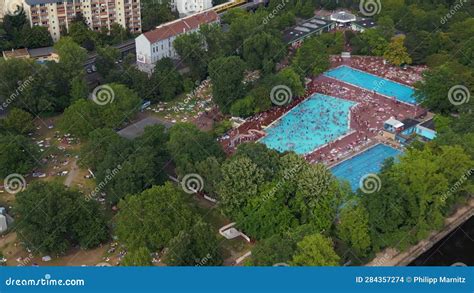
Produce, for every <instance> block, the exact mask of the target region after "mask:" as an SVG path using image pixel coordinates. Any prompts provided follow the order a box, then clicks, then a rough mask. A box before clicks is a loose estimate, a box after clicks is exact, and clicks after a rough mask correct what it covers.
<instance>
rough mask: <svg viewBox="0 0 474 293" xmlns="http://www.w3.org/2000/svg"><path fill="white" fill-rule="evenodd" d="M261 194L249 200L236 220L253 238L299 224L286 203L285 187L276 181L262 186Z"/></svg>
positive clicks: (265, 235)
mask: <svg viewBox="0 0 474 293" xmlns="http://www.w3.org/2000/svg"><path fill="white" fill-rule="evenodd" d="M261 189H262V191H261V192H260V196H257V197H253V198H251V199H249V200H248V201H247V204H246V206H245V207H244V208H243V209H242V210H241V212H239V214H238V216H237V217H236V221H237V223H238V224H239V227H241V228H242V230H243V231H245V233H246V234H247V235H249V236H251V237H252V238H256V239H265V238H268V237H270V236H272V235H275V234H278V233H283V232H285V231H288V230H289V229H291V228H293V227H295V226H297V225H298V220H297V219H296V218H295V217H294V215H293V214H292V212H291V210H290V209H289V208H288V206H287V205H286V193H285V191H286V190H284V188H278V186H277V185H276V183H274V184H268V185H266V186H265V187H263V188H261Z"/></svg>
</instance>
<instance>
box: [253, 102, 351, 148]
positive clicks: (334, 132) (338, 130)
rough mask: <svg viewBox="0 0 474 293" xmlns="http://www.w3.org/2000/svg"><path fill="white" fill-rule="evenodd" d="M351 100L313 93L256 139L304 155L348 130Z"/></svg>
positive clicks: (270, 145) (270, 146) (271, 146)
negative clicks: (261, 136)
mask: <svg viewBox="0 0 474 293" xmlns="http://www.w3.org/2000/svg"><path fill="white" fill-rule="evenodd" d="M354 105H355V103H354V102H351V101H347V100H343V99H338V98H335V97H331V96H326V95H323V94H314V95H312V96H311V97H309V98H308V99H306V100H305V101H304V102H302V103H300V104H299V105H298V106H296V107H294V108H293V109H292V110H290V111H289V112H288V113H287V114H286V115H285V116H283V117H281V118H280V119H279V120H277V121H276V122H275V123H274V124H273V125H271V126H270V127H268V128H267V129H265V132H266V134H267V135H266V136H265V137H263V138H262V139H261V140H260V142H262V143H264V144H266V145H267V146H268V147H269V148H272V149H275V150H277V151H280V152H284V151H294V152H296V153H297V154H306V153H309V152H311V151H313V150H315V149H316V148H318V147H320V146H322V145H324V144H326V143H328V142H330V141H333V140H335V139H337V138H338V137H340V136H342V135H344V134H346V133H347V132H349V127H350V125H349V114H350V108H351V107H352V106H354Z"/></svg>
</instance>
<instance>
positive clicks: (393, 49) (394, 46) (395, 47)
mask: <svg viewBox="0 0 474 293" xmlns="http://www.w3.org/2000/svg"><path fill="white" fill-rule="evenodd" d="M404 42H405V37H404V36H399V37H394V38H392V41H391V42H390V44H389V45H388V47H387V50H385V53H384V55H383V57H384V58H385V59H386V60H387V61H388V62H390V63H392V64H393V65H396V66H400V65H402V64H411V61H412V60H411V57H410V55H409V54H408V52H407V49H406V48H405V46H404V45H403V43H404Z"/></svg>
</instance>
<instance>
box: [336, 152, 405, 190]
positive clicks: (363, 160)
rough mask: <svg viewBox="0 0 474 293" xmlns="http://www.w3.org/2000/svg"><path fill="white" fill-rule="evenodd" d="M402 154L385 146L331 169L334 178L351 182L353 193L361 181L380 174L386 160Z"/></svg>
mask: <svg viewBox="0 0 474 293" xmlns="http://www.w3.org/2000/svg"><path fill="white" fill-rule="evenodd" d="M401 153H402V152H401V151H399V150H397V149H394V148H392V147H390V146H387V145H385V144H377V145H376V146H374V147H372V148H370V149H368V150H365V151H363V152H362V153H360V154H358V155H356V156H354V157H352V158H350V159H347V160H345V161H343V162H342V163H340V164H338V165H336V166H334V167H332V168H331V171H332V173H333V175H334V176H336V177H337V178H338V179H341V180H347V181H349V184H350V185H351V188H352V190H353V191H356V190H357V188H359V181H360V179H361V178H362V177H363V176H365V175H367V174H370V173H378V172H379V171H380V169H381V168H382V163H383V162H384V161H385V159H387V158H390V157H396V156H398V155H400V154H401Z"/></svg>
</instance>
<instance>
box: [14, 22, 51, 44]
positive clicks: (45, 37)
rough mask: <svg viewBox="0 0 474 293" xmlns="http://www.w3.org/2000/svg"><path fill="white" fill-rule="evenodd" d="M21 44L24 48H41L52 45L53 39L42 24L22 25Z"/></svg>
mask: <svg viewBox="0 0 474 293" xmlns="http://www.w3.org/2000/svg"><path fill="white" fill-rule="evenodd" d="M21 39H22V45H23V46H24V47H26V48H29V49H33V48H41V47H49V46H52V45H53V39H52V38H51V34H50V33H49V31H48V28H46V27H44V26H33V27H31V28H30V27H29V26H28V25H27V26H24V27H23V29H22V31H21Z"/></svg>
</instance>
